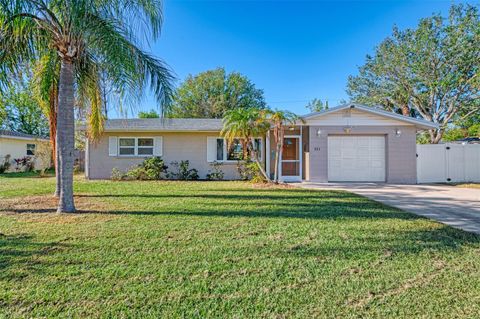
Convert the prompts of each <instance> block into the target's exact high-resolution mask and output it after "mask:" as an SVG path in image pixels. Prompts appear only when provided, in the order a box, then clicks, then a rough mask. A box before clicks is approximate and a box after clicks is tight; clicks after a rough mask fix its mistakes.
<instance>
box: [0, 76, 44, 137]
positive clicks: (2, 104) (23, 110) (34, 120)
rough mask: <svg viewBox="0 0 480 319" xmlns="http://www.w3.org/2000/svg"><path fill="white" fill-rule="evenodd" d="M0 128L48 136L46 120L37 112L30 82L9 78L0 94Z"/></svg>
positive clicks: (36, 103)
mask: <svg viewBox="0 0 480 319" xmlns="http://www.w3.org/2000/svg"><path fill="white" fill-rule="evenodd" d="M0 127H1V128H4V129H7V130H11V131H15V132H21V133H26V134H33V135H39V136H48V134H49V129H48V120H47V118H46V117H45V115H44V114H43V113H42V112H41V111H40V110H39V105H38V101H37V99H36V98H35V97H34V95H33V93H32V85H31V80H30V79H28V78H20V79H18V78H13V77H12V78H11V81H10V83H9V84H8V85H7V88H6V89H5V90H3V92H2V93H1V94H0Z"/></svg>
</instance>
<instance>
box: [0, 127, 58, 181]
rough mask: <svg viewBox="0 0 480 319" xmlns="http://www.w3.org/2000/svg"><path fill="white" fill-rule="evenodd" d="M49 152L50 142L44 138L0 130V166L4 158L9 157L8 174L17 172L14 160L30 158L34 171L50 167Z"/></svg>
mask: <svg viewBox="0 0 480 319" xmlns="http://www.w3.org/2000/svg"><path fill="white" fill-rule="evenodd" d="M50 150H51V148H50V140H49V139H48V138H46V137H43V136H37V135H31V134H25V133H20V132H13V131H7V130H0V164H3V163H4V161H5V158H6V157H7V155H9V156H10V160H9V161H10V168H9V170H8V171H9V172H13V171H16V170H17V167H16V165H15V159H20V158H24V157H31V158H32V160H33V162H34V165H35V169H44V168H48V167H50V164H51V151H50ZM18 169H22V168H18Z"/></svg>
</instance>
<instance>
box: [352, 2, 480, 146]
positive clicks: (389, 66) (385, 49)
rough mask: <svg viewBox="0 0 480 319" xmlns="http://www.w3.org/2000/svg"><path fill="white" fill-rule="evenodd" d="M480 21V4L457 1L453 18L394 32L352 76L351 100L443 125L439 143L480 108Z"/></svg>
mask: <svg viewBox="0 0 480 319" xmlns="http://www.w3.org/2000/svg"><path fill="white" fill-rule="evenodd" d="M479 73H480V19H479V13H478V8H477V7H475V6H472V5H453V6H452V7H451V9H450V13H449V16H448V17H446V18H444V17H442V16H440V15H438V14H436V15H433V16H432V17H429V18H425V19H422V20H420V22H419V24H418V26H417V27H416V28H414V29H406V30H404V31H401V30H399V29H398V28H396V27H395V28H394V30H393V34H392V35H391V36H390V37H388V38H387V39H385V40H384V41H383V42H382V43H380V45H379V46H378V47H377V48H376V50H375V53H374V55H373V56H367V59H366V63H365V64H364V65H363V66H361V67H360V69H359V74H358V75H356V76H351V77H350V78H349V80H348V87H347V93H348V94H349V95H350V97H351V99H352V100H354V101H356V102H359V103H363V104H367V105H381V106H383V107H384V108H385V109H387V110H391V111H394V112H398V113H402V114H403V115H407V116H414V117H419V118H423V119H425V120H427V121H431V122H434V123H438V124H439V125H440V129H438V130H431V131H429V136H430V142H431V143H438V142H439V141H440V140H441V139H442V136H443V134H444V132H445V130H446V129H447V128H448V125H450V124H451V123H452V122H454V121H462V120H465V119H468V118H470V117H472V116H474V115H475V114H478V113H479V112H480V76H479Z"/></svg>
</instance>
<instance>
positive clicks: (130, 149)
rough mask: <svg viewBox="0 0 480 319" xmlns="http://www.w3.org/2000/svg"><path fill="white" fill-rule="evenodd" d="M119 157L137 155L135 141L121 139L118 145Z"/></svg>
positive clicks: (132, 139)
mask: <svg viewBox="0 0 480 319" xmlns="http://www.w3.org/2000/svg"><path fill="white" fill-rule="evenodd" d="M118 147H119V148H118V154H119V155H135V139H134V138H120V139H119V143H118Z"/></svg>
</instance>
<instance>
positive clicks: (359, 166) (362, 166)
mask: <svg viewBox="0 0 480 319" xmlns="http://www.w3.org/2000/svg"><path fill="white" fill-rule="evenodd" d="M328 180H329V181H331V182H384V181H385V137H384V136H329V137H328Z"/></svg>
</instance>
